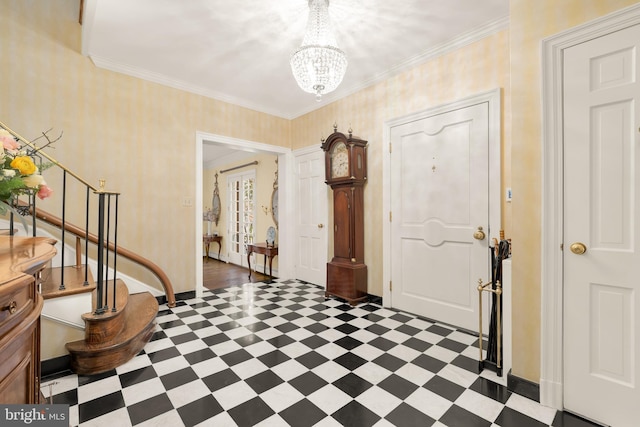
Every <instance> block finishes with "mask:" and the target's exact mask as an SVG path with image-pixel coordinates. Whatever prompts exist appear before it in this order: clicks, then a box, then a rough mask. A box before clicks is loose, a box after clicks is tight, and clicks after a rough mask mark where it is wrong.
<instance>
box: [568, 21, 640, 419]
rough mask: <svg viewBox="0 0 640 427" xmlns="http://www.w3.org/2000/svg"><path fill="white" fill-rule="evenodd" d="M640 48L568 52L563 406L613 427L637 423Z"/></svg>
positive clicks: (635, 33)
mask: <svg viewBox="0 0 640 427" xmlns="http://www.w3.org/2000/svg"><path fill="white" fill-rule="evenodd" d="M639 49H640V26H637V25H636V26H634V27H630V28H627V29H624V30H621V31H618V32H615V33H612V34H609V35H606V36H603V37H600V38H597V39H594V40H591V41H589V42H586V43H582V44H579V45H576V46H574V47H571V48H568V49H565V51H564V78H563V80H564V93H563V95H564V119H565V122H564V130H565V132H564V136H565V140H564V159H565V167H564V183H565V192H564V215H565V217H564V244H563V247H564V250H563V262H564V384H565V388H564V406H565V408H566V409H567V410H569V411H572V412H576V413H578V414H581V415H583V416H585V417H588V418H591V419H594V420H596V421H599V422H602V423H605V424H608V425H612V426H615V427H622V426H637V425H638V422H639V420H640V311H638V310H639V309H640V147H639V146H638V144H639V143H640V137H639V128H638V127H639V126H640V108H639V106H640V71H639V70H640V61H639V60H638V50H639ZM585 248H586V252H585V253H584V254H579V252H580V251H581V249H585Z"/></svg>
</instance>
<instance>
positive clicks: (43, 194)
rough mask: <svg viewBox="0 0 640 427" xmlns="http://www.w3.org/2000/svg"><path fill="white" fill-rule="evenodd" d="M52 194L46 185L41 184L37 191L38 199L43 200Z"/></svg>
mask: <svg viewBox="0 0 640 427" xmlns="http://www.w3.org/2000/svg"><path fill="white" fill-rule="evenodd" d="M52 194H53V190H52V189H51V187H49V186H48V185H47V184H42V185H41V186H40V188H39V189H38V198H39V199H40V200H44V199H46V198H47V197H49V196H51V195H52Z"/></svg>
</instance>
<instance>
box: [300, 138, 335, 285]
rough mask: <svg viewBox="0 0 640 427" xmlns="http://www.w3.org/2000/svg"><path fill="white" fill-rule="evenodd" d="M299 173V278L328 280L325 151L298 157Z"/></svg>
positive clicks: (315, 282) (320, 281)
mask: <svg viewBox="0 0 640 427" xmlns="http://www.w3.org/2000/svg"><path fill="white" fill-rule="evenodd" d="M295 173H296V182H297V185H296V196H297V197H296V209H295V212H296V225H297V227H296V229H297V249H298V250H297V253H296V279H299V280H304V281H305V282H309V283H313V284H316V285H319V286H322V287H324V286H326V283H327V248H328V247H327V227H326V225H327V209H328V207H327V188H328V187H327V185H326V184H325V183H324V181H325V176H324V153H323V152H322V150H320V149H318V151H317V152H313V153H308V154H302V155H299V156H296V159H295Z"/></svg>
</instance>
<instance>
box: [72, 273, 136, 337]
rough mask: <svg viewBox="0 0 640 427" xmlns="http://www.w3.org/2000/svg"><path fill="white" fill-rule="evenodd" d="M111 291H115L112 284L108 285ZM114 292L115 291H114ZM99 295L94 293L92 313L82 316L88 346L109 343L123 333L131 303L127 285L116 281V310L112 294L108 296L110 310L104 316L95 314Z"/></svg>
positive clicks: (118, 280)
mask: <svg viewBox="0 0 640 427" xmlns="http://www.w3.org/2000/svg"><path fill="white" fill-rule="evenodd" d="M108 285H109V286H108V288H109V290H112V289H113V286H112V282H111V281H110V282H109V284H108ZM112 292H113V291H112ZM96 295H97V293H96V292H94V293H93V300H92V303H91V313H85V314H83V315H82V320H84V325H85V326H84V340H85V341H86V342H87V344H96V343H101V342H104V341H109V340H111V339H112V338H113V337H115V336H116V335H118V334H119V333H120V331H122V328H124V325H125V321H126V316H125V312H126V309H127V304H128V302H129V297H130V295H129V289H127V285H125V284H124V282H123V281H122V280H120V279H117V280H116V310H115V311H113V294H112V293H111V292H110V293H109V294H108V295H107V299H108V301H107V305H108V306H109V308H108V310H107V311H106V312H104V313H102V314H95V310H96V307H97V303H96Z"/></svg>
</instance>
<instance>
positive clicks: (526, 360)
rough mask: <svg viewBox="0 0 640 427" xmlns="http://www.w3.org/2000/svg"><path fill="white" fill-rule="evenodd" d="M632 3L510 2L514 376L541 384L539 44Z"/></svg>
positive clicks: (576, 0)
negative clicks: (547, 38) (545, 39)
mask: <svg viewBox="0 0 640 427" xmlns="http://www.w3.org/2000/svg"><path fill="white" fill-rule="evenodd" d="M635 3H636V1H633V0H562V1H557V0H511V2H510V15H511V18H510V28H511V40H510V45H511V98H512V102H511V129H512V144H511V168H512V170H513V172H512V187H513V214H512V215H513V217H512V220H513V227H512V230H513V231H512V238H513V276H512V279H513V298H514V300H513V319H512V322H513V345H514V357H513V368H512V369H513V373H514V374H515V375H517V376H519V377H522V378H526V379H529V380H531V381H533V382H536V383H537V382H538V381H539V378H540V309H541V307H540V252H541V224H540V223H541V210H540V204H541V184H542V182H541V177H540V173H541V155H542V135H541V130H542V123H541V121H542V119H541V110H540V106H541V103H542V99H541V92H542V89H541V81H542V77H541V61H540V49H541V44H540V43H541V41H542V40H543V39H544V38H546V37H549V36H552V35H554V34H557V33H559V32H561V31H563V30H566V29H568V28H571V27H574V26H577V25H579V24H581V23H584V22H587V21H589V20H592V19H595V18H597V17H599V16H602V15H605V14H607V13H609V12H613V11H615V10H618V9H621V8H623V7H625V6H629V5H632V4H635Z"/></svg>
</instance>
